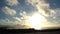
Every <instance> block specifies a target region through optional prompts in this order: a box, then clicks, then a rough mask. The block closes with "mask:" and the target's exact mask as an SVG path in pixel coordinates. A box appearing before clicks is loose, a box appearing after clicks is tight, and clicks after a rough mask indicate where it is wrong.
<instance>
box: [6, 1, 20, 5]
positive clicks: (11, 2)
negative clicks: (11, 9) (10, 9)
mask: <svg viewBox="0 0 60 34" xmlns="http://www.w3.org/2000/svg"><path fill="white" fill-rule="evenodd" d="M6 2H7V4H8V5H10V6H13V5H18V3H19V2H18V0H6Z"/></svg>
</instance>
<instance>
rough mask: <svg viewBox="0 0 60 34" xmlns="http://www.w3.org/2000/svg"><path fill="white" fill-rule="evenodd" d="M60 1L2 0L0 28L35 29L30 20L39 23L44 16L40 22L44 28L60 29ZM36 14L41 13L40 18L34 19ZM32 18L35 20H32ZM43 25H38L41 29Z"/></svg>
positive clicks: (0, 2)
mask: <svg viewBox="0 0 60 34" xmlns="http://www.w3.org/2000/svg"><path fill="white" fill-rule="evenodd" d="M59 1H60V0H0V27H8V28H15V29H25V28H35V26H34V23H32V22H31V23H30V21H29V19H30V20H32V19H33V20H35V21H36V22H37V20H36V19H39V18H40V16H42V17H41V18H40V20H39V21H41V23H42V24H43V25H42V27H60V3H59ZM35 13H36V14H37V13H39V14H40V16H37V17H36V15H35V16H34V17H33V15H34V14H35ZM37 15H38V14H37ZM31 17H33V18H32V19H31ZM35 17H36V18H35ZM38 17H39V18H38ZM33 20H32V21H33ZM41 23H39V24H38V26H39V27H38V28H39V29H40V28H41V26H40V25H41ZM31 24H32V25H31ZM32 26H33V27H32ZM36 28H37V26H36Z"/></svg>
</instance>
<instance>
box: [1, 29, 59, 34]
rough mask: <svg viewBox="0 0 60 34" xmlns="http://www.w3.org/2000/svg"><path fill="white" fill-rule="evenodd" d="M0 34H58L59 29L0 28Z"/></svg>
mask: <svg viewBox="0 0 60 34" xmlns="http://www.w3.org/2000/svg"><path fill="white" fill-rule="evenodd" d="M0 34H60V28H59V29H48V30H34V29H4V28H0Z"/></svg>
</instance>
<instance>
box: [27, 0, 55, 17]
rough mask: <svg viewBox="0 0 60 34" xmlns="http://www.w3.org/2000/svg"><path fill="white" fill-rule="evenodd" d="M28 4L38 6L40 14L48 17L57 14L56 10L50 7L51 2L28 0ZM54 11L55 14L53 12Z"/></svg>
mask: <svg viewBox="0 0 60 34" xmlns="http://www.w3.org/2000/svg"><path fill="white" fill-rule="evenodd" d="M26 2H27V4H31V5H32V6H34V7H36V9H37V10H38V11H37V12H39V13H40V14H42V15H44V16H46V17H48V16H49V15H51V17H52V16H53V15H55V11H54V10H53V9H50V5H49V3H47V2H46V1H45V0H26ZM52 13H53V14H52Z"/></svg>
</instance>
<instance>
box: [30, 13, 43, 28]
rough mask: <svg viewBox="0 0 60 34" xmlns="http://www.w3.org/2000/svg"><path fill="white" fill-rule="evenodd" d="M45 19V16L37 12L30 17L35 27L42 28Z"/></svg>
mask: <svg viewBox="0 0 60 34" xmlns="http://www.w3.org/2000/svg"><path fill="white" fill-rule="evenodd" d="M43 19H44V17H43V16H42V15H40V14H39V13H35V14H33V15H32V16H31V17H30V19H29V21H30V23H31V25H32V27H33V28H35V29H41V27H42V21H43Z"/></svg>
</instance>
